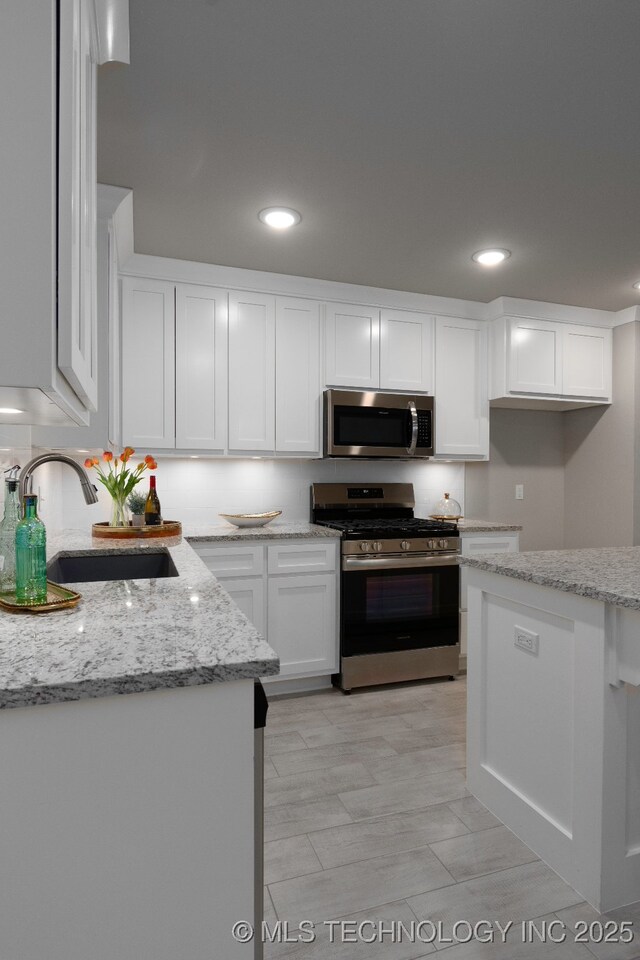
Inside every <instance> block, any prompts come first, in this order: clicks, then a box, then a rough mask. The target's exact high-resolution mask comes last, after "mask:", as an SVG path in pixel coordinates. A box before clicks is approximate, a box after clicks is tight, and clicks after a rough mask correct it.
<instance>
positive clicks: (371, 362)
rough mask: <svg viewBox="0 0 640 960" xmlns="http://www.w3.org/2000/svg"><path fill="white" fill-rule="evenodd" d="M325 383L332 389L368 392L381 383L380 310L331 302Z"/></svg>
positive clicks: (326, 340) (327, 329)
mask: <svg viewBox="0 0 640 960" xmlns="http://www.w3.org/2000/svg"><path fill="white" fill-rule="evenodd" d="M326 309H327V313H326V321H325V381H326V383H327V385H328V386H332V387H355V388H357V389H360V390H368V389H370V388H372V387H378V386H379V384H380V311H379V310H374V309H373V308H369V307H359V306H351V305H350V304H345V303H328V304H327V308H326Z"/></svg>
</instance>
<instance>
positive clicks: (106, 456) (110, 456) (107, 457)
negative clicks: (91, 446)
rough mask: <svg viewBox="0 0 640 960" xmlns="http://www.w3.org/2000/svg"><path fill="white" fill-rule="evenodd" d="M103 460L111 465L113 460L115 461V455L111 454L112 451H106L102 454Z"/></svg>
mask: <svg viewBox="0 0 640 960" xmlns="http://www.w3.org/2000/svg"><path fill="white" fill-rule="evenodd" d="M102 459H103V460H104V461H105V463H110V462H111V460H113V454H112V453H111V450H105V452H104V453H103V454H102Z"/></svg>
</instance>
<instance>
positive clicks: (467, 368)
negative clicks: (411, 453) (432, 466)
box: [435, 317, 489, 459]
mask: <svg viewBox="0 0 640 960" xmlns="http://www.w3.org/2000/svg"><path fill="white" fill-rule="evenodd" d="M435 396H436V399H435V415H436V426H435V452H436V455H440V456H445V457H460V458H462V459H487V458H488V456H489V403H488V400H487V331H486V325H485V324H484V323H482V322H480V321H477V320H456V319H451V318H449V317H437V318H436V389H435Z"/></svg>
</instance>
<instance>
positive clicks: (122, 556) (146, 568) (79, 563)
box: [47, 550, 178, 583]
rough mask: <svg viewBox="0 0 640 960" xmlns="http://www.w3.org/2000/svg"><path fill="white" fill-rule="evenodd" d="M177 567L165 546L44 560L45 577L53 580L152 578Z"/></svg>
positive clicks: (174, 573) (167, 574) (173, 571)
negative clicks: (45, 567) (45, 564)
mask: <svg viewBox="0 0 640 960" xmlns="http://www.w3.org/2000/svg"><path fill="white" fill-rule="evenodd" d="M177 576H178V570H177V569H176V565H175V563H174V562H173V560H172V559H171V555H170V553H169V551H168V550H153V551H152V550H150V551H149V552H148V553H147V552H146V551H145V552H144V553H131V551H129V550H122V551H118V552H116V551H113V550H111V551H109V553H98V552H95V553H89V554H86V553H85V554H66V555H62V556H57V557H54V559H53V560H51V561H50V562H49V563H48V564H47V578H48V579H49V580H52V581H53V582H54V583H91V582H93V581H96V580H153V579H155V578H156V577H177Z"/></svg>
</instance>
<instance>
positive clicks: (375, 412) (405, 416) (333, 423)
mask: <svg viewBox="0 0 640 960" xmlns="http://www.w3.org/2000/svg"><path fill="white" fill-rule="evenodd" d="M433 428H434V423H433V397H421V396H414V395H413V394H406V393H377V392H376V391H369V390H366V391H356V390H325V392H324V455H325V457H368V458H372V457H385V458H387V459H388V458H395V459H402V460H407V459H413V458H417V457H432V456H433Z"/></svg>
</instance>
